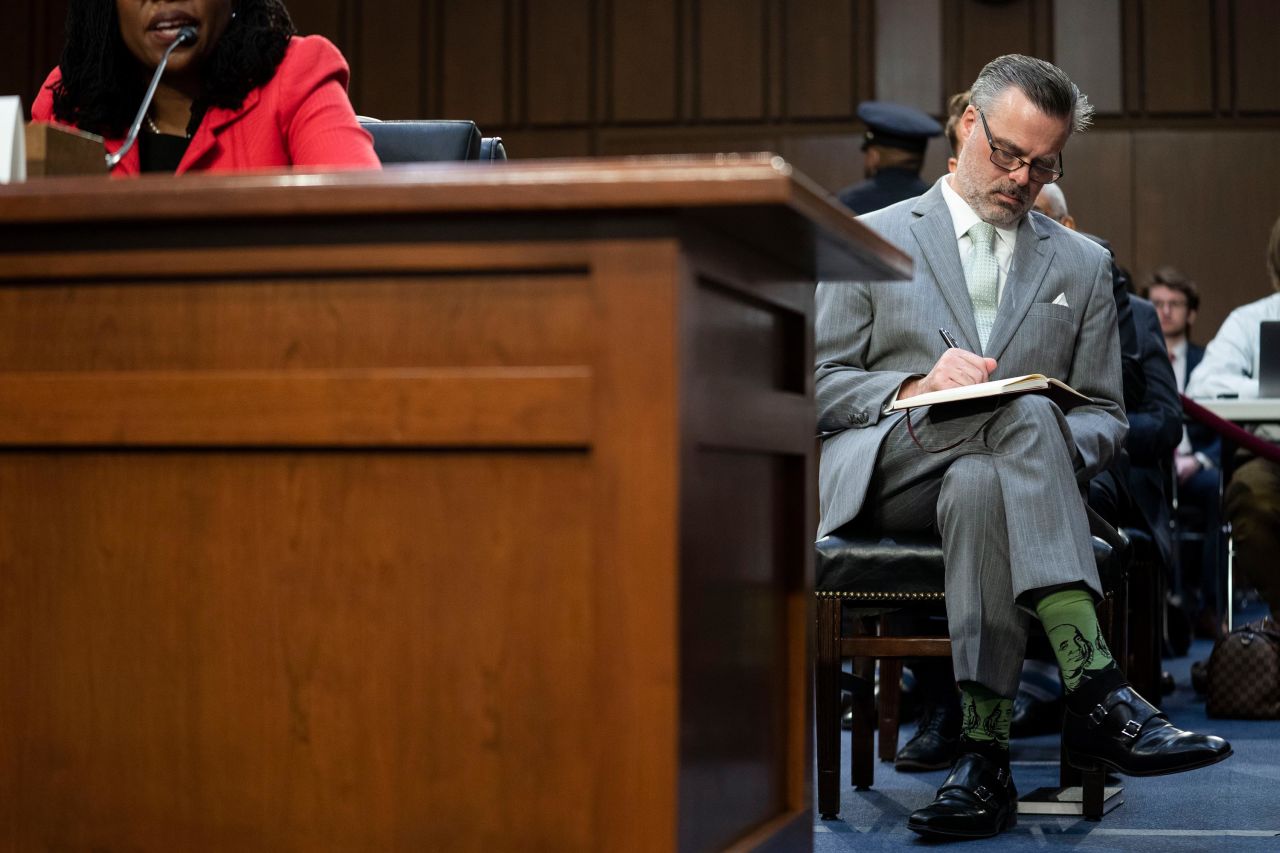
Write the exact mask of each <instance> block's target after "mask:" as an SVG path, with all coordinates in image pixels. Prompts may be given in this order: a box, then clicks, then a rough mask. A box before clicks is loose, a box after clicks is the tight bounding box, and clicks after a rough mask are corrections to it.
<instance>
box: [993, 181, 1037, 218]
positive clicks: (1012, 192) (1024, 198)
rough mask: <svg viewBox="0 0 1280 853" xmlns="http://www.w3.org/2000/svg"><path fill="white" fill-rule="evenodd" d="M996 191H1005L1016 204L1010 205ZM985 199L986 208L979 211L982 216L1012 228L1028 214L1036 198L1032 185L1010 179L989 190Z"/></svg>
mask: <svg viewBox="0 0 1280 853" xmlns="http://www.w3.org/2000/svg"><path fill="white" fill-rule="evenodd" d="M996 193H1003V194H1004V195H1007V196H1009V197H1010V198H1012V199H1014V200H1015V201H1014V204H1013V205H1010V204H1009V202H1007V201H1005V200H1003V199H1001V198H999V197H998V196H997V195H996ZM983 201H984V202H985V207H986V210H980V211H979V213H980V214H981V215H982V218H983V219H985V220H987V221H988V222H990V223H991V224H992V225H999V226H1002V227H1004V228H1010V227H1012V226H1014V225H1016V224H1017V223H1018V220H1020V219H1021V218H1022V217H1024V216H1026V215H1027V211H1028V210H1030V209H1031V205H1032V204H1033V203H1034V201H1035V199H1033V198H1032V197H1031V187H1020V186H1018V185H1017V184H1015V183H1013V182H1012V181H1010V182H1009V183H1008V184H1005V185H1003V186H999V187H995V188H994V189H991V190H988V191H987V193H986V195H985V197H984V198H983Z"/></svg>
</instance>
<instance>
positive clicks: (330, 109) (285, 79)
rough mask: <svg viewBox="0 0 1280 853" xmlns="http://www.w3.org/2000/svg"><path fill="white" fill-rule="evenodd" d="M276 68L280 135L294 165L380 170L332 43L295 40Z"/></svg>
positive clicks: (313, 38)
mask: <svg viewBox="0 0 1280 853" xmlns="http://www.w3.org/2000/svg"><path fill="white" fill-rule="evenodd" d="M293 41H294V44H293V45H291V47H292V49H291V50H290V51H289V53H288V54H287V55H286V57H285V60H284V61H283V62H282V63H280V67H279V68H278V69H277V70H276V75H277V79H278V81H279V85H280V90H281V98H280V116H279V120H280V131H281V133H282V134H283V135H284V137H285V140H286V143H287V145H288V149H289V159H290V160H291V161H292V163H293V165H294V166H328V167H335V166H337V167H348V168H356V169H379V168H381V167H382V164H381V162H380V161H379V160H378V155H377V154H375V153H374V151H373V138H372V137H371V136H369V133H368V132H367V131H366V130H365V129H364V128H362V127H360V123H359V122H358V121H357V120H356V114H355V110H354V109H353V108H352V106H351V101H350V99H348V97H347V81H348V80H349V79H350V76H351V74H350V69H349V68H348V66H347V61H346V60H345V59H343V57H342V54H341V53H339V52H338V49H337V48H336V47H334V46H333V44H332V43H331V42H329V40H328V39H325V38H322V37H319V36H309V37H306V38H299V37H295V38H294V39H293Z"/></svg>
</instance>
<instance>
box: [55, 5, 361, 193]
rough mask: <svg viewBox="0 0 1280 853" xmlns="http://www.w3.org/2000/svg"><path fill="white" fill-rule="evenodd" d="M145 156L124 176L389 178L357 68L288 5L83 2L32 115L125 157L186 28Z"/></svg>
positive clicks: (152, 116)
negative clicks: (288, 171)
mask: <svg viewBox="0 0 1280 853" xmlns="http://www.w3.org/2000/svg"><path fill="white" fill-rule="evenodd" d="M187 26H189V27H193V28H194V29H195V30H196V40H195V42H194V43H193V44H190V45H185V46H181V47H178V48H176V49H175V50H174V51H173V53H172V55H171V57H170V59H169V64H168V67H167V69H166V71H165V74H164V77H163V78H162V79H161V81H160V85H159V88H158V89H157V90H156V96H155V100H154V101H153V102H152V105H151V108H150V111H149V112H148V113H147V116H146V119H145V122H144V124H143V128H144V130H145V132H144V133H142V134H141V135H140V137H139V144H137V145H135V146H134V147H133V148H132V149H131V150H130V151H129V153H128V154H127V155H126V156H125V157H124V158H123V159H122V160H121V161H120V162H119V163H118V164H117V165H116V167H115V169H114V171H113V174H114V175H137V174H139V173H141V172H168V173H176V174H183V173H185V172H193V171H209V172H227V171H241V170H246V169H264V168H279V167H289V166H294V167H297V166H306V167H322V168H359V169H377V168H380V163H379V161H378V158H377V155H376V154H374V151H373V140H372V139H371V138H370V136H369V134H368V133H367V132H366V131H364V130H363V129H362V128H361V127H360V125H359V123H358V122H357V121H356V116H355V111H354V110H353V109H352V107H351V101H350V100H349V99H348V98H347V81H348V78H349V76H350V72H349V69H348V67H347V63H346V60H344V59H343V58H342V54H340V53H339V52H338V49H337V48H335V47H334V46H333V45H332V44H331V43H330V42H329V41H327V40H326V39H324V38H322V37H320V36H308V37H303V36H297V35H295V30H294V27H293V22H292V21H291V20H290V19H289V13H288V11H287V10H286V9H285V7H284V4H283V3H282V2H280V0H188V2H185V3H175V2H168V0H72V2H71V5H70V8H69V10H68V13H67V39H66V44H65V46H64V47H63V51H62V60H61V62H60V64H59V65H58V67H57V68H55V69H54V70H53V71H52V72H51V73H50V74H49V77H48V79H47V80H45V82H44V85H43V86H41V87H40V92H39V94H38V95H37V96H36V99H35V101H34V103H33V104H32V109H31V117H32V120H33V121H42V122H55V123H58V124H63V125H67V126H70V127H74V128H77V129H79V130H83V131H87V132H89V133H95V134H98V135H100V136H103V137H105V139H106V150H107V152H108V153H111V152H114V151H116V150H117V149H119V148H120V147H121V146H122V145H123V142H124V137H125V135H126V133H127V131H128V128H129V126H130V124H131V123H132V122H133V119H134V115H135V113H136V112H137V110H138V107H139V106H140V105H141V103H142V100H143V95H144V93H145V91H146V87H147V84H148V82H149V81H150V79H151V76H152V73H153V72H154V71H155V69H156V67H157V66H158V65H159V64H160V60H161V58H162V57H163V56H164V54H165V51H166V50H167V49H168V48H169V47H170V45H172V44H173V42H174V41H175V40H176V39H177V37H178V32H179V30H180V29H181V28H182V27H187Z"/></svg>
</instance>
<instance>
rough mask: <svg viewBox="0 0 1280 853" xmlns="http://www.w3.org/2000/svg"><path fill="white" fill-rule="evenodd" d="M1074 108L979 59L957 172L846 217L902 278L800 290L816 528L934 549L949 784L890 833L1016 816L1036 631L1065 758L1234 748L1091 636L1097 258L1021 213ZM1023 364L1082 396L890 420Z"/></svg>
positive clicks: (1115, 421)
mask: <svg viewBox="0 0 1280 853" xmlns="http://www.w3.org/2000/svg"><path fill="white" fill-rule="evenodd" d="M1091 113H1092V108H1091V107H1090V106H1089V104H1088V101H1087V99H1086V98H1085V97H1084V96H1083V95H1082V94H1081V93H1080V91H1079V90H1078V89H1077V88H1076V86H1075V85H1074V84H1073V83H1072V82H1071V80H1070V79H1069V78H1068V77H1067V76H1066V74H1064V73H1063V72H1062V71H1061V70H1060V69H1058V68H1056V67H1055V66H1053V65H1050V64H1049V63H1047V62H1043V61H1041V60H1038V59H1034V58H1031V57H1026V56H1019V55H1009V56H1002V57H999V58H998V59H995V60H993V61H992V62H990V63H988V65H987V66H986V67H985V68H983V70H982V72H981V73H980V74H979V75H978V78H977V80H975V81H974V84H973V86H972V89H971V98H970V104H969V106H968V107H967V108H966V109H965V111H964V113H963V115H962V116H961V118H960V120H959V122H958V125H957V133H958V136H959V138H960V139H963V140H964V143H963V145H962V147H961V151H960V155H959V162H958V164H957V167H956V171H955V173H954V174H953V175H949V176H944V177H943V178H941V179H940V180H939V181H938V182H937V183H936V184H935V185H934V186H933V187H932V188H931V189H930V190H929V191H928V192H927V193H925V194H924V195H923V196H921V197H920V198H919V199H913V200H909V201H904V202H901V203H899V204H895V205H893V206H891V207H888V208H885V209H884V210H881V211H878V212H876V213H872V214H868V215H867V216H864V217H862V220H861V221H862V222H864V223H865V224H866V225H867V226H869V227H871V228H872V229H874V230H876V231H877V232H879V233H880V234H881V235H882V236H884V237H885V238H886V239H888V240H890V241H891V242H893V243H894V244H896V245H898V246H900V247H902V248H903V249H904V250H905V251H907V252H908V253H909V254H910V255H911V256H912V258H913V260H914V262H915V273H914V279H913V281H912V282H910V283H909V284H893V285H874V286H872V285H869V284H868V283H865V282H828V283H823V284H822V285H820V286H819V288H818V296H817V329H816V335H817V337H816V353H817V363H816V368H815V390H816V396H817V403H818V427H819V430H820V431H821V432H822V433H823V437H824V443H823V448H822V456H821V470H820V484H821V509H822V517H821V520H820V523H819V530H818V535H819V536H823V535H826V534H827V533H830V532H831V531H833V530H835V529H837V528H839V527H841V526H843V525H844V524H847V523H849V522H851V521H853V520H854V519H855V518H859V521H860V522H861V523H868V524H872V525H875V526H876V527H878V528H879V529H881V530H884V531H886V532H890V533H892V532H895V531H917V530H937V531H938V533H939V534H940V535H941V538H942V547H943V553H944V558H945V563H946V591H947V616H948V624H949V630H950V633H951V640H952V663H953V666H954V668H955V674H956V679H957V681H958V682H959V684H960V688H961V693H962V697H961V704H962V707H963V709H964V721H963V723H962V730H961V740H960V747H959V757H958V758H957V759H956V761H955V763H954V764H953V765H952V769H951V773H950V774H949V775H948V777H947V779H946V781H945V782H944V783H943V785H942V787H941V788H940V789H939V791H938V793H937V796H936V798H935V799H934V801H933V803H932V804H930V805H929V806H928V807H926V808H923V809H920V810H918V811H916V812H915V813H913V814H912V815H911V817H910V819H909V821H908V826H909V828H910V829H912V830H913V831H915V832H918V833H920V834H922V835H927V836H935V837H978V836H990V835H995V834H996V833H999V832H1001V831H1002V830H1004V829H1007V828H1009V827H1010V826H1013V825H1014V823H1015V822H1016V816H1017V791H1016V789H1015V788H1014V785H1013V780H1012V778H1011V776H1010V771H1009V720H1010V717H1011V712H1012V707H1013V697H1014V694H1015V692H1016V690H1017V687H1018V679H1019V674H1020V672H1021V665H1022V658H1023V651H1024V649H1025V647H1026V637H1027V627H1028V624H1029V621H1030V620H1031V619H1033V618H1034V619H1039V620H1040V621H1041V622H1042V623H1043V625H1044V627H1045V630H1046V631H1047V632H1048V634H1049V636H1050V637H1054V638H1064V639H1062V640H1061V642H1059V643H1057V644H1056V645H1055V647H1054V648H1055V653H1056V654H1057V656H1058V662H1059V666H1060V668H1062V669H1063V671H1064V672H1065V673H1066V678H1065V679H1064V681H1065V686H1066V689H1067V693H1068V695H1067V712H1066V716H1065V721H1064V728H1063V741H1064V747H1065V751H1066V754H1067V757H1068V760H1069V761H1070V762H1071V763H1072V764H1073V765H1075V766H1077V767H1079V768H1081V769H1084V770H1089V771H1099V770H1102V769H1104V768H1111V769H1115V770H1119V771H1121V772H1124V773H1130V774H1134V775H1159V774H1163V773H1175V772H1179V771H1182V770H1189V769H1192V768H1194V767H1201V766H1204V765H1207V764H1212V763H1214V762H1216V761H1220V760H1222V759H1223V758H1226V757H1227V756H1228V755H1230V753H1231V748H1230V746H1229V745H1228V744H1227V743H1226V742H1225V741H1223V740H1222V739H1221V738H1216V737H1208V736H1204V735H1198V734H1194V733H1191V732H1184V731H1182V730H1180V729H1177V728H1175V727H1174V726H1172V725H1171V724H1170V723H1169V722H1168V721H1167V720H1166V719H1165V717H1164V716H1163V715H1162V714H1161V713H1160V712H1159V711H1158V710H1157V709H1156V708H1154V707H1152V706H1151V705H1150V704H1149V703H1147V702H1146V701H1145V700H1144V699H1143V698H1142V697H1141V696H1139V695H1138V694H1137V693H1135V692H1134V691H1133V690H1132V688H1131V687H1130V686H1129V685H1128V683H1127V681H1126V680H1125V678H1124V676H1123V674H1122V673H1121V672H1120V670H1119V668H1118V667H1117V666H1116V664H1115V662H1114V661H1113V660H1112V657H1111V654H1110V651H1109V650H1108V649H1107V647H1106V644H1105V642H1103V641H1102V638H1101V634H1100V631H1099V628H1098V620H1097V615H1096V612H1095V604H1096V602H1097V600H1098V599H1099V598H1100V596H1101V587H1100V584H1099V580H1098V573H1097V567H1096V565H1095V564H1094V557H1093V552H1092V548H1091V545H1090V534H1089V523H1088V518H1087V516H1086V512H1085V505H1084V500H1083V497H1082V495H1081V486H1082V484H1084V483H1087V482H1088V480H1089V478H1090V477H1092V476H1093V475H1094V474H1096V473H1098V472H1099V471H1100V470H1102V469H1103V468H1104V467H1106V465H1107V464H1108V463H1109V462H1110V461H1111V459H1112V457H1113V456H1114V455H1115V454H1116V452H1117V451H1118V449H1119V448H1120V446H1121V444H1122V443H1123V441H1124V436H1125V431H1126V420H1125V416H1124V410H1123V404H1122V399H1123V397H1122V391H1121V379H1120V354H1119V342H1118V337H1117V333H1116V313H1115V303H1114V300H1113V299H1112V295H1111V264H1110V261H1109V258H1108V257H1107V253H1106V252H1105V251H1104V250H1103V249H1102V247H1100V246H1098V245H1097V244H1096V243H1093V242H1092V241H1090V240H1087V239H1085V238H1084V237H1081V236H1079V235H1077V234H1075V233H1074V232H1072V231H1069V230H1068V229H1066V228H1063V227H1061V226H1059V225H1057V224H1056V223H1053V222H1051V221H1049V220H1048V219H1045V218H1042V217H1034V218H1033V217H1029V216H1028V215H1027V213H1028V211H1029V210H1030V209H1031V206H1032V204H1033V203H1034V202H1035V199H1036V196H1037V195H1038V194H1039V192H1040V189H1041V187H1043V186H1044V185H1045V184H1046V183H1052V182H1053V181H1056V180H1058V179H1059V178H1061V177H1062V174H1063V170H1064V165H1063V157H1062V150H1063V148H1064V147H1065V145H1066V143H1067V140H1068V139H1069V138H1070V136H1071V134H1072V133H1073V132H1075V131H1077V130H1083V129H1084V128H1085V127H1086V126H1087V125H1088V123H1089V121H1090V117H1091ZM943 330H946V331H945V332H944V331H943ZM944 340H945V341H946V342H945V343H944ZM953 340H954V345H953V343H952V341H953ZM1036 372H1038V373H1044V374H1047V375H1050V376H1054V377H1056V378H1059V379H1062V380H1064V381H1065V382H1067V383H1068V384H1070V385H1071V386H1073V387H1074V388H1076V389H1077V390H1078V391H1080V392H1081V393H1082V394H1084V395H1085V396H1086V397H1088V398H1089V399H1088V401H1087V402H1084V403H1082V404H1081V405H1077V406H1075V407H1073V408H1071V409H1070V410H1069V411H1067V412H1065V413H1064V412H1063V411H1061V410H1060V409H1059V408H1058V406H1057V405H1056V404H1054V403H1053V402H1052V401H1050V400H1049V399H1048V398H1047V397H1043V396H1040V395H1035V394H1024V395H1015V396H1012V397H1006V398H985V399H979V400H974V401H968V402H963V403H952V404H946V405H941V406H934V407H931V408H927V409H917V410H914V411H911V412H910V418H911V419H910V421H907V415H906V414H904V413H903V412H901V411H896V410H893V409H892V408H891V407H892V406H893V404H894V403H895V402H896V401H898V400H909V398H911V397H913V396H916V395H918V394H922V393H925V392H929V391H937V390H944V389H948V388H955V387H960V386H965V385H972V384H975V383H979V382H984V381H986V380H988V379H1000V378H1007V377H1012V376H1018V375H1020V374H1025V373H1036ZM908 427H910V428H908ZM1081 661H1083V664H1082V663H1081Z"/></svg>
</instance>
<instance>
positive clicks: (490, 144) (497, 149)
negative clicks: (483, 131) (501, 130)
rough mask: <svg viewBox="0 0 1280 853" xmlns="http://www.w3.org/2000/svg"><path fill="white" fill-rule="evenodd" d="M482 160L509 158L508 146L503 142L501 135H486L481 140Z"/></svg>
mask: <svg viewBox="0 0 1280 853" xmlns="http://www.w3.org/2000/svg"><path fill="white" fill-rule="evenodd" d="M480 159H481V160H495V161H496V160H505V159H507V146H505V145H503V144H502V137H501V136H486V137H485V138H483V139H481V140H480Z"/></svg>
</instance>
